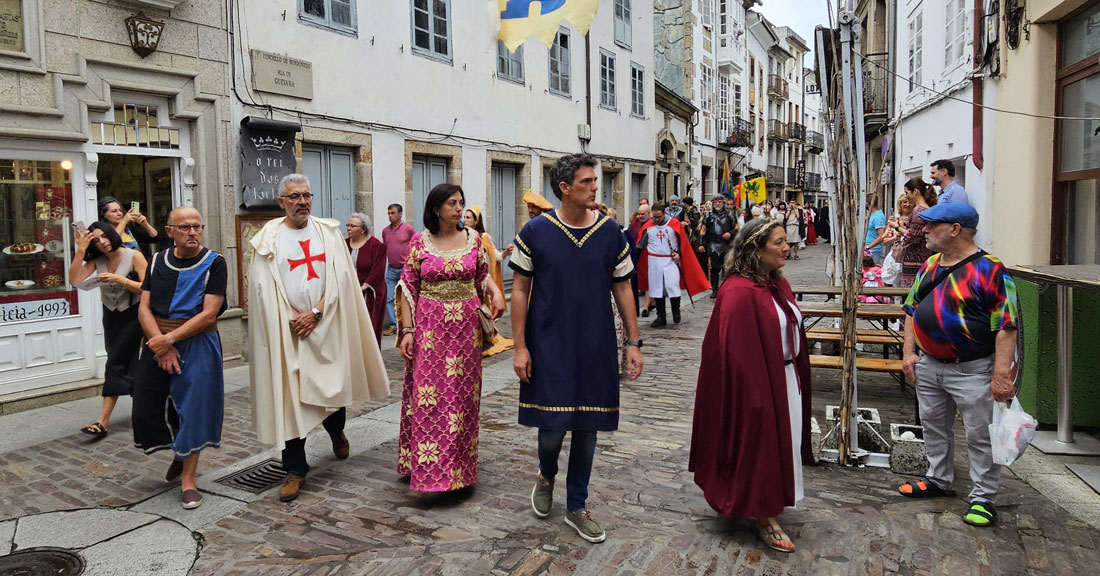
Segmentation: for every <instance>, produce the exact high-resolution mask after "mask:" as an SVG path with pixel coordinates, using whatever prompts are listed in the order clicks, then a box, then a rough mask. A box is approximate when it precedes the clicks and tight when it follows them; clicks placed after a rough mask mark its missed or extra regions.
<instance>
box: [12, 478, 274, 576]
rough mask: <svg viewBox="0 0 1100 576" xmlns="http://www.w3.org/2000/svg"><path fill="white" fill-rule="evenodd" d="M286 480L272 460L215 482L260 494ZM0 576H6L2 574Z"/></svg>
mask: <svg viewBox="0 0 1100 576" xmlns="http://www.w3.org/2000/svg"><path fill="white" fill-rule="evenodd" d="M284 478H286V470H283V463H282V461H280V460H276V459H274V458H271V459H268V460H264V461H263V462H260V463H259V464H253V465H252V466H249V467H248V468H245V469H244V470H241V471H239V472H234V473H232V474H230V475H229V476H226V477H225V478H220V479H218V480H215V482H217V483H218V484H221V485H223V486H229V487H230V488H236V489H237V490H244V491H245V492H251V493H253V494H259V493H260V492H263V491H265V490H268V489H270V488H274V487H275V485H277V484H279V483H281V482H282V481H283V479H284ZM0 576H5V575H3V574H0Z"/></svg>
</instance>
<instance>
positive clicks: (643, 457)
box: [0, 247, 1100, 575]
mask: <svg viewBox="0 0 1100 576" xmlns="http://www.w3.org/2000/svg"><path fill="white" fill-rule="evenodd" d="M823 252H824V249H823V248H821V247H816V248H814V247H811V248H810V249H808V250H806V251H805V252H804V256H803V259H802V260H800V261H798V262H792V263H791V265H790V266H789V267H788V274H789V276H791V277H792V279H794V280H795V281H799V279H798V278H799V276H800V275H802V274H805V275H806V277H807V281H810V280H813V281H815V283H821V282H822V280H821V279H820V278H818V275H819V274H820V270H822V269H821V268H818V270H814V268H816V267H817V266H818V265H819V264H820V263H821V260H822V258H821V253H823ZM710 308H711V301H710V300H708V299H703V300H701V301H700V302H699V303H697V305H696V307H695V308H694V309H692V308H690V307H688V309H687V310H686V311H685V314H684V323H683V324H681V325H679V326H676V327H671V328H666V329H663V330H654V329H651V328H648V326H646V327H645V328H644V329H643V337H644V338H645V340H646V348H645V354H646V362H647V364H646V371H645V374H644V375H643V376H642V377H641V378H640V379H639V380H638V381H635V382H624V383H623V385H622V418H621V421H620V422H621V423H620V429H619V430H618V431H617V432H615V433H607V434H601V436H600V440H599V443H598V446H597V455H596V465H595V470H594V472H593V479H592V485H591V494H590V498H589V505H590V506H591V507H592V510H593V514H594V517H595V518H596V519H597V520H599V521H600V522H601V524H602V525H603V526H604V528H605V529H606V530H607V532H608V540H607V541H606V542H604V543H603V544H597V545H593V544H588V543H587V542H584V541H583V540H581V539H580V538H579V537H578V536H577V535H576V534H575V532H573V531H572V530H571V529H570V528H568V527H567V526H565V524H564V523H563V521H562V520H563V516H564V481H561V482H559V483H558V489H557V493H556V496H557V498H556V500H555V507H554V511H553V513H552V515H551V517H550V518H548V519H546V520H540V519H538V518H536V517H535V516H534V515H533V513H532V512H531V511H530V504H529V494H530V490H531V486H532V484H533V481H534V476H535V462H536V457H535V434H534V433H533V432H532V431H531V430H529V429H526V428H523V427H520V426H518V425H517V424H516V395H517V391H518V387H517V385H516V384H515V377H514V375H513V374H512V372H511V362H510V360H511V355H510V354H503V355H500V356H498V357H495V358H492V359H490V360H491V362H488V363H487V364H486V367H485V370H484V384H483V394H484V398H483V403H482V429H481V439H480V456H481V458H480V464H479V466H480V470H479V477H480V479H481V481H480V483H479V484H478V485H477V486H476V487H475V488H473V489H472V490H468V491H465V492H464V493H460V494H451V495H434V496H433V495H421V494H416V493H411V492H410V491H409V490H408V485H407V483H406V482H403V481H402V480H401V479H400V478H399V477H398V476H397V474H396V472H395V470H394V467H395V463H396V415H397V413H396V407H395V406H394V405H393V403H394V402H396V401H397V399H398V398H397V397H398V394H397V393H398V392H399V389H400V386H399V375H400V366H401V363H400V359H399V357H397V356H396V352H395V351H394V350H392V349H387V350H386V351H385V356H386V360H387V366H388V367H389V368H390V373H391V378H393V383H394V384H393V386H392V389H393V390H394V391H395V394H393V395H391V397H390V398H389V399H386V400H384V401H379V402H372V403H369V404H365V405H362V406H356V407H354V409H353V410H352V412H351V414H349V416H357V417H356V418H354V419H352V420H349V436H351V438H352V456H351V458H349V459H348V460H346V461H343V462H337V461H335V460H333V459H332V457H331V452H330V451H329V447H328V442H327V440H326V439H325V438H313V439H311V440H310V442H309V444H308V448H309V452H310V455H311V463H313V464H314V466H315V467H314V470H313V471H312V472H311V474H310V477H309V481H308V483H307V484H306V488H305V490H304V492H303V494H302V496H301V497H299V498H298V500H296V501H295V502H292V503H289V504H283V503H280V502H278V501H277V499H276V497H275V493H274V490H272V491H269V492H267V493H264V494H262V495H259V496H253V495H250V494H246V493H243V492H239V491H236V490H232V489H228V488H224V487H220V485H214V484H213V483H212V480H214V479H216V478H219V477H221V476H222V475H224V474H225V473H228V472H230V471H234V470H237V469H240V468H241V467H243V466H245V465H247V464H249V463H252V462H255V461H258V460H260V459H263V458H265V457H267V456H268V455H270V453H269V451H268V450H267V447H265V446H262V445H259V444H258V443H257V442H256V440H255V437H254V435H253V434H252V433H251V431H250V430H249V422H248V420H249V417H250V416H249V414H250V411H249V406H248V390H247V387H246V384H247V372H246V369H233V370H229V371H227V380H228V381H229V382H230V384H231V385H230V386H227V388H228V389H231V390H232V391H228V392H227V396H226V421H225V432H224V436H225V437H224V439H223V444H222V448H221V449H220V450H208V451H206V452H205V453H204V456H203V461H202V463H201V465H200V472H202V473H203V475H202V477H201V478H200V488H202V489H203V490H204V491H206V493H207V497H206V502H204V504H203V506H202V507H201V508H199V509H198V510H195V511H192V512H186V511H183V510H180V509H179V507H178V504H176V498H177V492H178V486H175V485H172V486H170V485H167V484H165V483H164V482H163V480H162V476H163V469H164V467H165V466H166V465H167V457H166V456H163V455H157V456H154V457H147V456H145V455H143V454H141V452H139V451H137V450H135V449H134V448H133V447H132V446H130V438H129V433H130V430H129V426H128V425H127V424H126V423H124V419H123V418H118V419H116V421H115V423H114V424H113V426H112V433H111V435H110V436H108V437H107V438H106V439H104V440H102V441H100V442H95V443H89V442H88V441H87V440H86V439H85V438H84V437H82V435H80V434H79V433H77V432H76V427H77V426H78V425H79V424H80V423H82V422H83V420H84V419H85V418H80V417H78V416H75V417H74V416H73V411H72V410H68V411H66V412H63V413H62V412H53V413H49V412H42V413H40V414H38V417H39V418H40V420H39V421H38V422H36V423H34V424H33V426H35V427H39V428H47V429H50V428H52V429H54V430H57V432H56V434H55V435H54V436H53V437H52V438H50V439H46V440H42V441H40V442H37V443H35V444H28V445H24V446H13V447H11V448H8V449H6V448H3V447H2V446H3V445H2V444H0V485H2V486H3V490H2V491H0V553H5V552H7V551H8V548H11V547H12V546H13V545H14V547H15V549H19V550H22V549H26V548H27V547H28V546H35V545H42V544H50V543H51V542H52V544H53V545H60V546H65V545H66V544H68V545H70V546H71V547H73V548H77V549H82V550H85V551H87V550H90V549H91V548H93V547H95V546H102V543H103V542H106V543H110V542H113V541H114V540H115V539H114V538H112V537H108V538H105V539H100V540H96V541H95V542H92V543H91V544H88V543H86V542H76V543H75V544H74V543H73V542H71V541H70V542H66V541H64V540H63V539H62V538H61V536H60V534H61V532H60V531H58V532H55V534H58V536H57V537H56V538H53V537H51V536H47V537H45V539H42V538H39V539H34V538H31V536H28V534H30V535H33V534H34V532H24V531H25V530H32V529H34V530H40V528H34V527H35V526H38V527H41V526H53V525H56V526H59V527H60V526H64V525H65V524H74V522H76V521H77V520H79V521H81V522H85V524H83V525H82V526H103V527H104V530H103V532H104V533H107V534H111V533H115V532H116V530H117V528H111V526H117V525H118V524H119V523H122V524H125V522H129V521H135V522H136V521H138V520H140V522H138V525H139V527H140V526H149V525H150V524H148V521H149V520H153V519H155V521H156V522H161V523H163V524H162V525H163V526H174V527H182V526H185V527H186V528H187V529H189V530H192V531H193V535H194V539H193V540H192V543H193V545H194V546H195V551H194V552H193V553H192V555H191V556H190V557H186V556H185V555H172V556H165V557H164V558H163V560H164V562H163V563H161V564H160V566H162V567H163V568H161V569H157V570H155V572H156V573H158V574H159V573H162V572H163V573H186V572H188V571H189V573H190V574H195V575H205V574H436V573H442V574H573V573H576V574H601V575H602V574H738V575H741V574H745V575H748V574H769V575H772V574H927V575H933V574H935V575H938V574H974V575H1001V574H1080V573H1081V572H1082V568H1084V567H1089V566H1095V565H1097V563H1098V562H1100V552H1098V546H1100V531H1097V530H1096V529H1095V528H1093V527H1091V526H1089V525H1088V524H1087V523H1085V522H1081V521H1078V520H1075V519H1072V518H1071V517H1070V516H1069V515H1067V514H1066V511H1065V510H1064V509H1063V508H1061V507H1059V506H1058V505H1056V504H1055V503H1054V502H1052V501H1051V500H1050V499H1049V498H1047V497H1046V496H1044V495H1043V494H1040V493H1039V492H1037V491H1036V490H1035V489H1033V488H1032V487H1030V486H1029V485H1028V484H1026V483H1024V482H1023V481H1022V480H1020V479H1019V478H1017V477H1016V476H1015V475H1013V474H1012V472H1010V471H1007V470H1006V472H1005V474H1004V478H1003V482H1002V491H1001V495H1000V503H999V504H1000V505H999V511H1000V523H999V525H998V526H996V527H995V528H992V529H987V530H982V529H977V528H972V527H969V526H966V525H965V524H963V523H962V520H961V516H960V515H961V513H962V512H963V511H964V509H965V507H966V503H965V502H964V501H963V500H962V499H942V500H932V501H912V500H907V499H904V498H902V497H900V496H898V495H897V494H896V493H895V491H894V487H895V485H896V484H898V483H900V482H902V481H904V480H905V479H906V478H903V477H900V476H897V475H894V474H892V473H890V472H889V471H887V470H881V469H872V468H863V469H841V468H838V467H836V466H832V465H821V466H817V467H807V468H806V470H805V474H806V476H805V479H806V487H807V498H806V500H804V501H803V502H801V503H800V504H799V506H798V508H797V509H795V510H790V511H788V512H787V513H785V514H784V515H783V516H782V517H781V519H780V521H781V522H782V524H783V526H784V527H785V528H786V529H787V531H788V532H789V533H790V534H791V536H792V538H793V539H794V541H795V542H796V544H797V545H798V547H799V548H798V551H797V552H796V553H795V554H792V555H784V554H781V553H777V552H773V551H770V550H766V549H764V548H763V547H762V546H761V545H760V543H759V542H758V541H757V540H756V538H755V537H754V536H753V535H752V534H751V533H750V532H749V531H748V530H747V529H746V526H747V525H746V524H745V522H744V521H740V520H730V519H725V518H721V517H719V516H718V515H716V514H715V513H714V512H713V511H712V510H711V509H710V508H709V507H708V506H707V504H706V502H705V501H704V500H703V498H702V495H701V493H700V491H699V490H698V488H697V487H695V485H694V483H693V481H692V477H691V474H689V473H688V472H687V471H686V464H687V456H688V450H689V443H690V434H691V414H692V406H693V401H694V387H695V379H696V376H697V373H698V369H699V367H698V359H699V354H700V343H701V341H702V335H703V332H704V330H705V326H706V322H707V318H708V316H709V312H710ZM388 343H391V344H392V339H388ZM814 378H815V381H814V387H815V410H814V413H815V416H816V417H817V419H818V421H822V422H823V421H824V406H825V405H826V404H835V403H836V400H835V399H836V398H837V396H838V394H837V389H838V385H837V383H836V375H835V374H834V373H830V372H829V371H823V372H815V373H814ZM242 382H243V383H244V384H245V387H241V384H242ZM866 388H867V392H866V394H864V392H863V391H861V396H866V397H868V398H871V397H873V398H875V401H876V402H879V403H882V405H883V408H884V413H887V414H889V415H890V417H897V418H904V417H905V415H906V414H907V413H911V410H912V404H911V397H910V396H908V395H907V394H906V392H904V391H902V390H901V389H900V388H899V387H898V386H897V385H896V384H895V383H893V381H892V380H890V379H888V378H882V379H880V380H873V379H868V385H867V387H866ZM886 404H888V405H886ZM59 410H60V409H59ZM94 413H95V411H88V412H86V413H85V414H84V416H85V417H86V418H87V417H91V416H92V415H93V414H94ZM885 417H886V416H884V418H885ZM8 418H9V417H3V418H0V437H7V436H10V435H20V434H21V430H20V427H22V426H27V425H28V420H27V419H26V418H24V419H22V420H18V421H16V420H10V421H9V420H8ZM9 422H11V423H13V424H17V426H12V425H11V424H9ZM958 454H959V461H958V462H957V465H958V475H959V477H960V478H966V467H965V464H966V463H965V450H961V449H960V450H959V451H958ZM562 457H563V459H564V458H565V457H566V456H565V455H564V454H563V455H562ZM563 462H564V460H563ZM1040 469H1041V467H1040ZM561 480H564V478H561ZM968 484H969V483H968V482H960V486H959V487H960V489H961V491H962V492H964V493H965V490H966V489H967V488H968ZM97 508H98V509H99V510H97ZM88 509H91V510H88ZM103 509H108V510H110V511H114V513H115V514H116V515H117V514H126V515H134V516H133V517H131V518H130V519H125V518H124V519H121V520H119V519H116V520H115V521H114V522H115V523H114V524H110V525H109V526H108V523H107V522H105V521H100V520H97V519H96V518H95V517H92V515H94V514H100V515H102V514H104V511H103ZM66 510H74V511H75V512H72V513H71V514H70V515H68V516H67V517H58V516H57V515H56V514H53V513H56V512H59V511H66ZM143 522H144V523H143ZM154 525H155V524H154ZM82 530H83V528H82ZM89 531H91V529H89ZM150 532H151V531H150ZM39 533H41V532H39ZM177 533H178V530H177ZM46 534H51V533H50V532H49V531H47V532H46ZM119 534H120V536H119V537H118V538H122V537H123V535H134V534H137V532H134V531H129V532H127V531H123V532H120V533H119ZM100 536H102V534H100ZM150 536H152V534H151V533H150ZM129 538H130V540H123V542H126V543H127V544H128V548H127V549H128V551H129V553H121V552H120V553H117V560H118V561H119V562H123V561H125V560H127V559H132V558H133V557H141V556H142V555H146V554H149V553H151V552H153V551H156V550H158V547H165V546H166V544H165V540H164V538H161V539H160V540H159V541H157V540H153V539H151V538H149V539H142V538H136V537H134V536H129ZM91 540H95V539H94V538H93V539H91ZM171 541H172V542H173V543H175V542H180V543H181V546H182V547H183V548H186V546H183V544H184V543H186V542H187V538H185V537H183V536H177V537H176V538H174V539H171ZM89 542H91V541H90V540H89ZM76 544H82V546H76ZM114 549H115V550H119V549H120V548H118V547H116V548H114ZM97 558H98V556H97ZM90 564H91V563H90ZM181 570H182V571H181ZM153 572H154V570H153V569H151V568H140V567H135V566H133V565H128V566H127V565H123V564H119V565H118V568H117V571H116V572H114V573H116V574H143V573H153ZM1085 572H1086V573H1087V572H1088V569H1085ZM99 573H111V572H99Z"/></svg>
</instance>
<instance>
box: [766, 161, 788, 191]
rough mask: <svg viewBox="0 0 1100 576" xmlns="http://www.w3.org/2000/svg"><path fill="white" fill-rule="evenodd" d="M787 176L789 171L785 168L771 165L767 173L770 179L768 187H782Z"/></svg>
mask: <svg viewBox="0 0 1100 576" xmlns="http://www.w3.org/2000/svg"><path fill="white" fill-rule="evenodd" d="M786 175H787V170H786V169H785V168H783V167H782V166H773V165H770V164H769V165H768V172H767V174H766V176H767V178H768V185H769V186H772V185H775V186H782V185H783V183H784V182H785V181H786V180H785V178H784V177H785V176H786Z"/></svg>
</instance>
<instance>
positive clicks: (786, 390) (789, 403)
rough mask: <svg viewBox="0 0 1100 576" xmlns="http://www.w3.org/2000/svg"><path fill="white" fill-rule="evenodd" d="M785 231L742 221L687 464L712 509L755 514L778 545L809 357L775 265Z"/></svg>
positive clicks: (792, 492) (799, 492) (804, 453)
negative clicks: (780, 520)
mask: <svg viewBox="0 0 1100 576" xmlns="http://www.w3.org/2000/svg"><path fill="white" fill-rule="evenodd" d="M789 250H790V249H789V247H788V246H787V233H786V231H785V230H784V228H783V225H782V224H781V223H779V222H777V221H775V220H765V219H762V218H761V219H756V220H753V221H751V222H749V223H747V224H745V226H744V227H742V229H741V231H740V232H739V233H738V234H737V236H736V238H735V239H734V243H733V247H732V248H731V250H730V253H729V255H728V256H727V258H726V263H725V274H726V276H727V277H726V280H725V282H723V283H722V286H721V288H719V289H718V299H717V300H716V301H715V304H714V311H713V313H712V314H711V317H710V324H709V325H708V326H707V333H706V336H705V337H704V339H703V357H702V361H701V363H700V366H699V385H698V389H697V390H696V396H695V419H694V424H693V426H692V434H691V457H690V461H689V463H688V470H690V471H692V472H694V473H695V483H696V484H698V485H699V487H700V488H702V489H703V496H704V497H706V499H707V503H708V504H710V505H711V507H713V508H714V509H715V510H716V511H718V513H720V514H722V515H724V516H731V517H736V518H752V519H754V524H753V527H754V530H755V532H756V534H757V536H758V537H759V538H760V539H761V540H762V541H763V542H764V543H765V544H767V545H768V546H769V547H771V548H772V549H774V550H778V551H780V552H793V551H794V543H793V542H791V539H790V538H789V537H788V536H787V534H786V533H784V532H783V530H782V529H781V528H780V527H779V524H778V522H776V517H777V516H779V515H780V514H781V513H782V512H783V508H784V507H785V506H794V505H795V503H796V502H798V501H799V500H801V499H802V497H803V485H802V465H803V464H810V465H812V464H814V460H813V455H812V454H811V451H810V406H811V404H810V391H811V386H810V359H809V354H808V352H807V347H806V334H805V332H804V331H803V329H802V313H801V312H800V311H799V309H798V306H797V305H796V304H795V300H794V293H793V292H792V291H791V286H790V284H789V283H788V282H787V280H786V279H784V278H783V277H782V275H781V272H780V269H781V268H782V267H783V266H784V265H785V264H786V261H787V254H788V252H789Z"/></svg>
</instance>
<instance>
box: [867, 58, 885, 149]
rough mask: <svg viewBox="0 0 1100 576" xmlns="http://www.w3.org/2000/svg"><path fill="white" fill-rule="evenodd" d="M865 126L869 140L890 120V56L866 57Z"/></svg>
mask: <svg viewBox="0 0 1100 576" xmlns="http://www.w3.org/2000/svg"><path fill="white" fill-rule="evenodd" d="M864 60H865V61H866V62H865V63H864V66H863V125H864V130H865V132H866V137H867V138H874V137H875V136H876V135H877V132H878V130H879V129H880V128H882V127H884V126H886V123H887V122H888V121H889V119H890V101H889V96H890V92H889V86H890V80H891V76H890V74H889V66H890V61H889V54H887V53H885V52H878V53H874V54H868V55H867V56H865V57H864Z"/></svg>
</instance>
